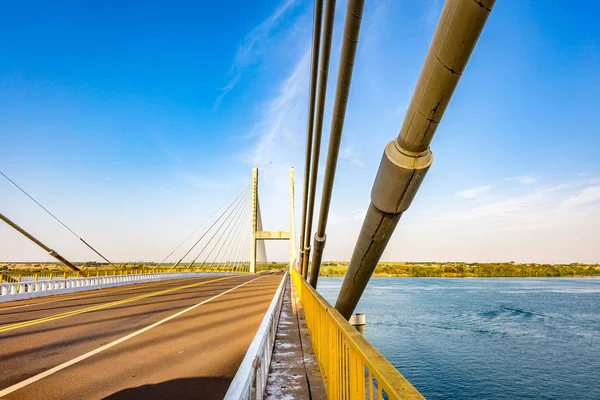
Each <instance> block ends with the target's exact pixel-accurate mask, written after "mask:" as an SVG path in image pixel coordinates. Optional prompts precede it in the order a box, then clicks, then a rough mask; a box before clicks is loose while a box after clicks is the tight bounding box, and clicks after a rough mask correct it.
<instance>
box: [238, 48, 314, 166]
mask: <svg viewBox="0 0 600 400" xmlns="http://www.w3.org/2000/svg"><path fill="white" fill-rule="evenodd" d="M309 62H310V51H309V50H306V51H305V52H304V55H303V56H302V58H301V59H300V61H299V62H298V64H297V65H296V67H295V68H294V70H293V72H292V73H291V75H290V76H289V77H288V78H287V79H286V80H285V81H284V82H283V83H282V85H281V87H280V89H279V91H278V94H277V95H276V96H275V98H273V99H272V100H271V101H270V102H268V103H267V104H266V105H265V107H264V113H263V116H262V117H261V120H260V121H259V122H258V123H257V124H256V125H255V126H254V128H253V129H252V132H251V136H257V137H258V141H257V144H256V145H255V147H254V151H253V152H252V155H251V158H250V160H248V161H249V162H250V163H252V164H253V165H254V166H265V165H268V164H269V163H273V162H278V161H282V162H285V163H286V164H289V160H287V159H286V157H287V156H286V154H282V151H281V150H282V149H283V148H285V146H283V145H282V144H281V143H280V140H281V139H286V138H287V139H290V138H292V139H293V138H294V137H296V136H298V137H299V136H300V134H302V133H304V131H303V130H302V129H300V128H301V127H304V124H303V123H304V122H305V121H303V119H302V116H303V112H304V110H305V108H306V96H305V94H306V87H307V85H308V70H309ZM301 131H302V132H301ZM288 144H289V143H288ZM282 156H283V157H282Z"/></svg>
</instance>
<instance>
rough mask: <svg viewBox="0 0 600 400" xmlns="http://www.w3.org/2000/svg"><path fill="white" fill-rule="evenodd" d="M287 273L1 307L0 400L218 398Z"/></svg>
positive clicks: (177, 282) (119, 289)
mask: <svg viewBox="0 0 600 400" xmlns="http://www.w3.org/2000/svg"><path fill="white" fill-rule="evenodd" d="M281 278H282V275H267V276H260V275H242V276H225V277H215V276H210V277H203V278H193V279H180V280H173V281H165V282H153V283H146V284H138V285H132V286H125V287H123V286H122V287H117V288H110V289H103V290H96V291H89V292H80V293H74V294H69V295H60V296H50V297H44V298H38V299H33V300H25V301H18V302H11V303H3V304H1V305H0V399H46V400H50V399H104V398H105V399H167V398H176V399H188V398H189V399H192V398H193V399H220V398H223V396H224V394H225V392H226V391H227V388H228V386H229V383H230V381H231V379H232V378H233V376H234V375H235V373H236V371H237V368H238V366H239V364H240V363H241V361H242V359H243V358H244V355H245V353H246V350H247V347H248V345H249V344H250V342H251V341H252V339H253V337H254V334H255V333H256V330H257V329H258V326H259V325H260V322H261V321H262V318H263V316H264V313H265V311H266V310H267V308H268V306H269V304H270V302H271V300H272V298H273V295H274V293H275V291H276V289H277V286H278V285H279V283H280V281H281Z"/></svg>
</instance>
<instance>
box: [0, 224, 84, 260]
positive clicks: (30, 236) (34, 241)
mask: <svg viewBox="0 0 600 400" xmlns="http://www.w3.org/2000/svg"><path fill="white" fill-rule="evenodd" d="M0 219H1V220H2V221H4V222H6V223H7V224H8V225H10V226H11V227H12V228H14V229H15V230H16V231H17V232H19V233H20V234H22V235H23V236H25V237H26V238H27V239H29V240H31V241H32V242H33V243H35V244H37V245H38V246H40V247H41V248H42V249H44V250H45V251H46V252H47V253H48V254H50V255H51V256H52V257H54V258H56V259H57V260H58V261H60V262H61V263H63V264H65V265H66V266H67V267H69V268H71V269H72V270H73V271H81V270H80V269H79V268H77V267H76V266H75V265H73V263H71V262H69V261H68V260H67V259H66V258H64V257H63V256H61V255H60V254H58V253H57V252H56V251H54V250H52V249H51V248H50V247H48V246H46V245H45V244H44V243H42V242H40V241H39V240H37V239H36V238H35V237H33V235H31V234H30V233H29V232H27V231H26V230H25V229H23V228H21V227H20V226H19V225H17V224H15V223H14V222H13V221H11V220H10V219H8V217H6V216H5V215H3V214H0Z"/></svg>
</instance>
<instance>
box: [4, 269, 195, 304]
mask: <svg viewBox="0 0 600 400" xmlns="http://www.w3.org/2000/svg"><path fill="white" fill-rule="evenodd" d="M200 275H201V276H206V275H207V273H202V272H170V273H167V272H159V273H145V274H123V275H105V276H101V275H98V276H90V277H82V278H75V277H72V278H67V279H64V278H62V279H56V278H55V277H52V278H51V279H42V280H39V279H38V280H26V281H21V282H4V281H3V282H2V283H0V302H5V301H13V300H22V299H29V298H36V297H43V296H50V295H54V294H63V293H74V292H82V291H86V290H94V289H102V288H107V287H114V286H123V285H131V284H134V283H144V282H154V281H163V280H170V279H181V278H191V277H194V276H200Z"/></svg>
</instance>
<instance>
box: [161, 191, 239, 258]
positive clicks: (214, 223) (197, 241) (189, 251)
mask: <svg viewBox="0 0 600 400" xmlns="http://www.w3.org/2000/svg"><path fill="white" fill-rule="evenodd" d="M249 188H250V185H249V184H248V185H247V186H246V187H245V188H244V189H243V190H242V192H241V193H240V194H238V195H237V197H236V198H235V200H233V201H232V202H231V204H229V206H228V207H227V208H226V209H225V210H224V211H223V213H221V215H219V218H217V219H216V220H215V222H213V223H212V225H211V226H210V227H209V228H208V229H207V230H206V232H204V234H203V235H202V236H200V238H199V239H198V240H196V242H195V243H194V244H193V245H192V247H190V249H189V250H188V251H187V252H186V253H185V254H184V255H183V256H182V257H181V258H180V259H179V260H178V261H177V262H176V263H175V264H174V265H173V266H172V267H171V268H170V269H174V268H176V267H177V266H178V265H179V264H181V262H182V261H183V259H184V258H185V257H187V255H188V254H190V253H191V251H192V250H194V248H195V247H196V246H197V245H198V243H200V241H201V240H202V239H204V237H205V236H206V235H207V234H208V232H210V230H211V229H212V228H213V227H214V226H215V225H216V224H217V222H219V221H220V220H221V218H223V216H224V215H225V213H227V211H229V209H230V208H231V207H232V206H233V205H234V204H235V203H236V202H237V201H238V199H239V198H240V196H242V195H243V194H244V193H245V192H246V191H248V190H249Z"/></svg>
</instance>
